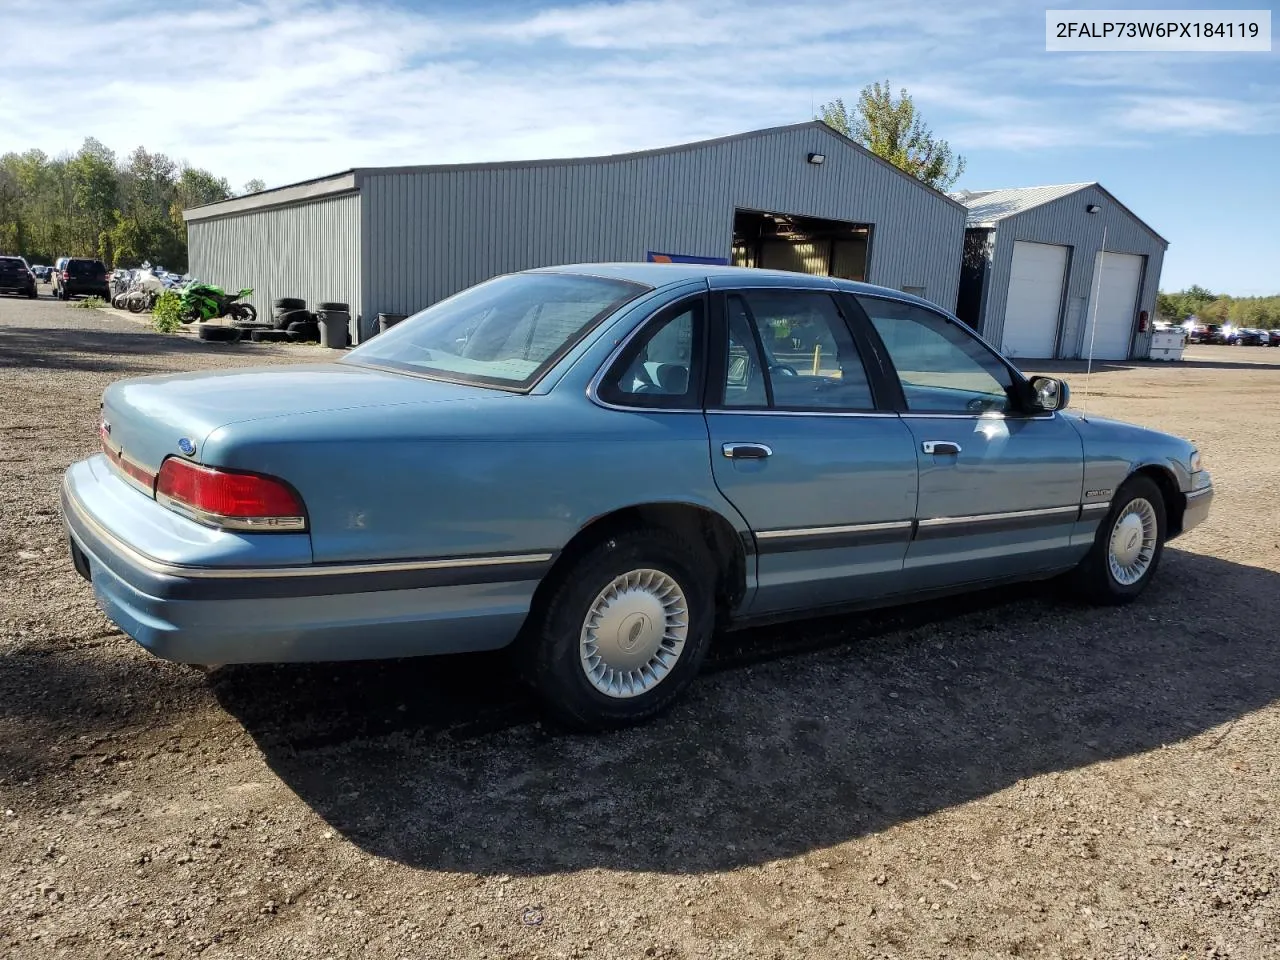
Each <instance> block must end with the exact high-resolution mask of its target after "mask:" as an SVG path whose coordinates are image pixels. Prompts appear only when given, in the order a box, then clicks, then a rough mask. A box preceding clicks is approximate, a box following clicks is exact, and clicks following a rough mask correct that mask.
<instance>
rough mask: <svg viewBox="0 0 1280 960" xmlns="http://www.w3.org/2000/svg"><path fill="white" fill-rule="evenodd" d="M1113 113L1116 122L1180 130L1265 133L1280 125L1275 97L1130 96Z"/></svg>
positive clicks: (1133, 126)
mask: <svg viewBox="0 0 1280 960" xmlns="http://www.w3.org/2000/svg"><path fill="white" fill-rule="evenodd" d="M1125 103H1126V104H1127V105H1126V106H1124V107H1123V108H1121V109H1119V110H1117V111H1116V112H1115V114H1114V116H1113V119H1114V121H1115V123H1116V124H1117V125H1119V126H1122V127H1125V128H1128V129H1131V130H1136V131H1149V132H1163V133H1180V134H1194V135H1200V134H1210V133H1236V134H1265V133H1274V132H1276V131H1277V129H1280V109H1277V107H1276V104H1275V101H1274V100H1272V101H1270V102H1262V103H1255V102H1248V101H1244V100H1227V99H1212V98H1209V97H1167V96H1130V97H1126V98H1125Z"/></svg>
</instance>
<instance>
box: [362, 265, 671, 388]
mask: <svg viewBox="0 0 1280 960" xmlns="http://www.w3.org/2000/svg"><path fill="white" fill-rule="evenodd" d="M649 289H651V288H650V287H646V286H644V285H643V284H639V283H632V282H631V281H628V280H615V279H608V278H605V277H588V276H582V275H580V274H567V273H516V274H511V275H509V276H505V277H497V278H496V279H493V280H490V281H488V282H487V283H482V284H480V285H479V286H476V287H471V288H470V289H468V290H464V291H462V292H461V293H459V294H456V295H455V296H453V297H450V298H449V299H448V300H442V301H441V302H440V303H437V304H435V305H434V306H431V307H428V308H427V309H426V310H423V311H422V312H421V313H417V314H415V315H414V316H412V317H410V318H409V319H407V320H405V321H403V322H401V323H399V324H397V325H396V326H394V327H392V328H391V329H390V330H388V331H387V332H386V333H381V334H379V335H378V336H376V337H374V338H373V339H372V340H370V341H369V342H368V343H366V344H363V345H361V346H360V347H358V348H357V349H355V350H353V351H351V353H349V354H348V355H347V359H348V360H350V361H351V362H355V363H367V364H372V365H375V366H382V367H392V368H394V369H400V370H404V371H405V372H408V373H418V374H424V375H426V376H431V377H437V378H439V379H442V380H450V381H455V382H460V383H473V384H476V385H478V386H496V387H506V388H514V389H525V388H527V387H530V386H532V385H533V384H534V383H536V382H537V381H538V378H539V377H541V376H542V375H543V374H544V373H546V372H547V370H549V369H550V368H551V367H552V366H553V365H554V364H555V363H556V362H557V361H559V360H560V358H561V357H563V356H564V355H565V353H567V352H568V351H569V350H570V349H571V348H572V347H573V345H574V344H576V343H577V342H578V341H579V340H581V339H582V337H583V336H584V335H585V334H586V333H587V331H589V330H590V329H591V328H592V327H594V326H595V325H596V324H597V323H599V322H600V321H601V320H602V319H604V318H605V317H607V316H609V314H611V313H613V312H614V311H616V310H617V309H618V308H619V307H621V306H622V305H623V304H624V303H626V302H628V301H629V300H633V299H634V298H636V297H638V296H639V295H640V294H642V293H644V292H646V291H647V290H649Z"/></svg>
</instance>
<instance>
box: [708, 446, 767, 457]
mask: <svg viewBox="0 0 1280 960" xmlns="http://www.w3.org/2000/svg"><path fill="white" fill-rule="evenodd" d="M720 449H721V450H722V451H723V452H724V455H725V456H726V457H728V458H729V459H730V460H763V459H764V458H765V457H771V456H773V448H772V447H770V446H768V445H767V444H763V443H726V444H725V445H724V446H722V447H721V448H720Z"/></svg>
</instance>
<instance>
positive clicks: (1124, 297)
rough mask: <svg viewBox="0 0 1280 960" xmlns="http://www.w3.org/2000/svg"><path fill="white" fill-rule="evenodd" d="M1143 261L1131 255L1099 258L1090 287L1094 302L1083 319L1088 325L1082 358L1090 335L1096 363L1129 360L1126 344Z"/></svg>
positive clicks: (1131, 326) (1087, 347) (1130, 332)
mask: <svg viewBox="0 0 1280 960" xmlns="http://www.w3.org/2000/svg"><path fill="white" fill-rule="evenodd" d="M1142 259H1143V258H1142V257H1137V256H1134V255H1133V254H1130V253H1107V254H1105V255H1104V254H1101V253H1099V254H1098V257H1097V259H1096V260H1095V261H1094V265H1093V269H1094V274H1093V283H1092V284H1091V285H1090V287H1089V290H1090V292H1091V293H1092V295H1093V301H1092V302H1091V303H1090V304H1089V312H1088V314H1087V315H1086V318H1087V324H1088V325H1087V326H1086V327H1085V331H1084V349H1083V350H1082V351H1081V353H1082V354H1083V355H1084V356H1088V355H1089V338H1090V335H1091V334H1092V337H1093V358H1094V359H1095V360H1127V359H1129V341H1130V340H1131V339H1132V338H1133V322H1134V318H1135V317H1136V316H1137V311H1138V285H1139V284H1140V283H1142ZM1099 264H1101V276H1099ZM1095 324H1096V328H1095Z"/></svg>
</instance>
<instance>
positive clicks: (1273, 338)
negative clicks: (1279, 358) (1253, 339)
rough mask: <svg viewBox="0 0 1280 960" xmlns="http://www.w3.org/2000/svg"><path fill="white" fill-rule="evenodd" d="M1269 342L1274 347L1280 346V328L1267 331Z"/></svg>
mask: <svg viewBox="0 0 1280 960" xmlns="http://www.w3.org/2000/svg"><path fill="white" fill-rule="evenodd" d="M1267 339H1268V342H1269V343H1270V344H1271V346H1273V347H1280V328H1277V329H1275V330H1268V331H1267Z"/></svg>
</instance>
